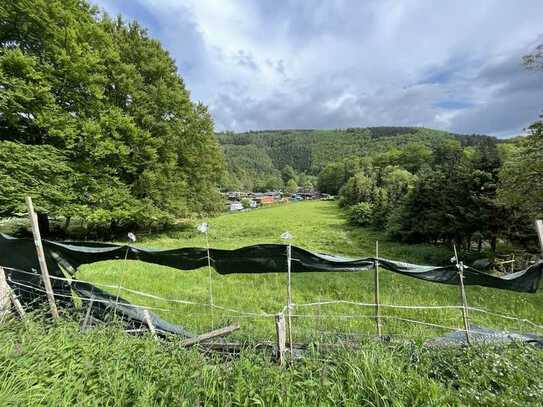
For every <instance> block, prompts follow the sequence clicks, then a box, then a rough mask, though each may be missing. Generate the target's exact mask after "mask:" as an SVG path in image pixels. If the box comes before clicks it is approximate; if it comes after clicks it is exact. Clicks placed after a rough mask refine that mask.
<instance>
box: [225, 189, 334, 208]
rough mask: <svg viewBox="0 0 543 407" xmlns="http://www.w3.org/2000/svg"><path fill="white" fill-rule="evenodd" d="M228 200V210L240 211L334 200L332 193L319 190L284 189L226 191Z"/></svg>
mask: <svg viewBox="0 0 543 407" xmlns="http://www.w3.org/2000/svg"><path fill="white" fill-rule="evenodd" d="M224 195H225V197H226V198H227V200H228V203H227V204H226V210H227V211H228V212H239V211H246V210H250V209H256V208H261V207H266V206H270V205H276V204H287V203H289V202H300V201H312V200H318V199H322V200H333V199H334V197H333V196H332V195H330V194H326V193H320V192H318V191H300V192H296V193H291V194H289V193H287V192H283V191H269V192H239V191H232V192H225V193H224Z"/></svg>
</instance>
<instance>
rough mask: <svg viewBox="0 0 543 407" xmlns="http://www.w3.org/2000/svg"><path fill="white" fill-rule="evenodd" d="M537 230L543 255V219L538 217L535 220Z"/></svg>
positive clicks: (542, 254)
mask: <svg viewBox="0 0 543 407" xmlns="http://www.w3.org/2000/svg"><path fill="white" fill-rule="evenodd" d="M535 231H536V232H537V237H538V238H539V247H540V248H541V257H543V220H541V219H537V220H536V221H535Z"/></svg>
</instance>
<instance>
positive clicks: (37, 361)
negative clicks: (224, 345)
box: [0, 202, 543, 406]
mask: <svg viewBox="0 0 543 407" xmlns="http://www.w3.org/2000/svg"><path fill="white" fill-rule="evenodd" d="M209 223H210V225H211V229H210V245H211V246H214V247H220V248H235V247H239V246H244V245H248V244H253V243H265V242H270V243H274V242H275V243H277V242H279V241H280V240H279V235H280V234H281V233H282V232H283V231H285V230H289V231H290V232H291V233H292V234H293V235H294V242H293V243H294V244H296V245H299V246H301V247H304V248H307V249H310V250H316V251H323V252H326V253H333V254H343V255H350V256H367V255H371V254H373V250H374V245H375V241H376V240H379V245H380V254H381V256H382V257H389V258H393V259H401V260H406V261H411V262H418V263H442V262H444V261H448V259H449V258H450V256H451V250H450V248H438V247H432V246H428V245H402V244H398V243H395V242H389V241H387V240H386V239H385V237H384V236H383V235H382V234H381V233H379V232H375V231H371V230H365V229H354V228H351V227H349V226H348V225H347V224H346V223H345V220H344V218H343V216H342V214H341V212H340V211H339V210H338V208H337V207H336V205H335V203H334V202H302V203H296V204H289V205H287V206H282V207H273V208H268V209H261V210H256V211H253V212H245V213H239V214H232V215H230V214H229V215H223V216H219V217H217V218H213V219H210V221H209ZM204 244H205V240H204V237H203V236H202V235H201V234H199V233H198V232H197V231H196V230H195V227H194V225H185V226H180V227H179V228H177V229H175V230H172V231H170V232H167V233H163V234H161V235H152V236H139V240H138V245H141V246H145V247H154V248H173V247H181V246H201V245H204ZM208 276H209V275H208V270H207V269H205V268H204V269H200V270H196V271H179V270H173V269H169V268H165V267H160V266H154V265H149V264H143V263H139V262H133V261H116V262H103V263H97V264H92V265H88V266H85V267H83V268H82V270H81V271H80V272H79V274H78V277H79V278H82V279H86V280H91V281H94V282H96V283H101V284H109V285H117V284H119V282H120V283H121V284H122V285H123V286H124V287H127V288H130V289H134V290H139V291H145V292H147V293H150V294H153V295H156V296H161V297H167V298H177V299H185V300H191V301H194V302H198V303H203V304H205V303H207V302H208V300H209V280H208ZM211 276H212V289H213V298H214V302H215V304H218V305H220V306H224V307H225V308H232V309H235V310H243V311H244V312H250V313H256V314H258V313H261V312H265V313H269V314H273V313H276V312H278V311H280V310H281V309H282V308H283V307H284V305H285V303H286V274H273V275H272V274H270V275H229V276H220V275H218V274H216V273H214V272H213V273H212V274H211ZM380 278H381V301H382V303H383V304H404V305H446V304H453V305H455V304H458V303H459V293H458V289H457V287H453V286H443V285H437V284H432V283H428V282H422V281H418V280H413V279H409V278H406V277H402V276H399V275H395V274H391V273H389V272H386V271H385V270H383V271H382V272H381V273H380ZM372 279H373V276H372V273H371V272H359V273H326V274H316V273H307V274H297V275H293V282H292V283H293V284H292V287H293V299H294V302H295V303H297V304H301V303H307V302H311V301H316V300H317V301H318V300H321V301H324V300H338V299H341V300H351V301H356V302H372V301H373V280H372ZM122 295H123V296H124V297H126V298H127V299H129V300H131V301H133V302H134V303H136V304H141V305H145V306H148V307H151V308H160V310H156V311H155V312H157V313H158V314H160V315H161V316H162V317H164V318H166V319H167V320H169V321H172V322H176V323H179V324H183V325H185V326H186V327H188V328H189V329H191V330H193V331H194V332H195V333H201V332H204V331H206V330H208V329H210V328H211V327H212V326H214V327H218V326H221V325H225V324H227V323H229V322H233V321H239V322H240V324H241V330H240V331H238V332H237V333H236V334H235V335H233V338H234V339H240V340H244V341H245V342H246V344H247V347H246V348H245V349H244V350H242V351H241V353H240V354H239V355H238V356H235V357H234V356H229V357H226V356H221V355H218V354H209V353H204V352H202V351H201V350H199V349H197V348H191V349H184V348H181V347H179V346H177V342H176V340H171V341H163V342H157V341H155V340H154V339H153V338H152V336H151V335H148V334H147V335H143V336H131V335H127V334H125V333H124V332H123V331H122V330H121V329H119V327H116V326H115V325H110V326H102V327H97V328H95V329H93V330H90V331H87V332H84V333H83V332H81V331H80V329H79V323H78V321H77V318H75V320H74V319H70V317H69V315H66V316H64V317H63V319H62V320H61V321H60V322H51V321H50V320H45V321H44V320H43V318H40V317H39V316H36V317H34V318H27V319H26V320H25V321H17V320H8V321H7V322H5V323H4V324H3V325H0V405H1V406H27V405H28V406H50V405H54V406H73V405H82V406H150V405H153V406H154V405H161V406H171V405H175V406H203V405H206V406H207V405H211V406H271V405H285V406H317V405H319V406H321V405H322V406H338V405H340V406H419V405H420V406H458V405H485V406H486V405H488V406H529V405H533V406H540V405H543V380H542V379H543V377H542V376H543V375H542V372H543V351H542V350H540V349H538V348H536V347H534V346H531V345H524V344H521V343H512V344H509V345H502V346H498V345H485V344H476V345H474V346H471V347H452V348H444V349H441V348H428V347H425V346H422V344H421V342H422V340H423V339H425V338H428V337H430V336H432V335H436V334H439V333H442V332H443V331H442V330H441V329H438V328H435V327H428V326H423V325H414V324H410V323H405V322H402V321H398V320H393V319H387V318H384V321H383V322H384V333H385V334H398V335H403V339H404V340H402V341H392V342H378V341H375V340H372V339H369V338H367V335H368V334H369V335H373V334H374V332H375V325H374V321H373V320H372V319H371V314H372V313H373V310H372V308H366V307H357V306H348V305H341V306H340V305H330V306H321V307H307V308H300V307H298V308H295V310H294V313H295V314H296V315H305V316H296V317H294V319H293V327H294V337H295V340H299V341H309V340H319V339H322V340H334V339H342V338H345V337H349V338H350V337H351V336H359V339H360V347H359V348H357V349H356V350H353V349H347V348H342V347H341V346H340V347H338V349H337V350H336V351H334V352H331V353H322V352H316V351H315V350H314V349H315V348H314V347H312V348H310V350H309V351H308V352H307V353H306V354H305V355H304V357H303V358H302V359H300V360H296V361H294V362H291V363H288V364H287V366H285V367H279V366H277V365H276V364H275V363H274V362H273V361H272V360H271V357H270V355H269V354H265V353H263V352H261V351H257V350H256V349H255V347H254V342H253V340H263V339H272V338H273V332H274V325H273V319H272V318H271V317H269V316H268V317H262V316H254V315H253V316H250V315H244V314H237V313H235V312H233V311H232V310H219V309H214V310H213V315H212V314H211V312H210V311H211V310H210V308H209V307H206V306H188V305H182V304H176V303H171V302H167V303H165V302H164V301H158V300H153V299H151V298H148V297H142V296H140V295H135V294H131V293H129V292H122ZM467 297H468V301H469V304H470V305H472V306H476V307H484V308H485V309H489V310H492V311H494V312H499V313H507V314H514V315H517V316H520V317H523V318H529V319H531V320H534V321H536V322H538V323H543V321H542V319H543V318H542V317H541V312H540V310H541V308H542V305H543V304H542V299H541V295H540V294H536V295H533V294H517V293H511V292H506V291H499V290H493V289H485V288H478V287H468V289H467ZM382 311H383V316H384V317H387V316H400V317H403V318H413V319H419V320H422V321H426V322H429V323H435V324H440V325H447V326H451V327H461V323H462V322H461V315H460V311H459V310H458V309H455V310H446V311H443V310H439V311H436V310H432V311H413V310H409V311H402V310H398V309H390V308H386V307H384V308H383V310H382ZM346 316H348V317H346ZM368 316H369V317H368ZM471 318H472V323H473V324H480V325H485V326H494V327H506V328H511V329H518V330H526V331H529V330H531V331H533V329H529V327H527V326H522V325H518V324H517V323H515V322H512V321H507V320H501V319H498V318H494V317H491V316H489V315H486V314H481V315H479V314H476V313H471ZM340 343H341V342H340Z"/></svg>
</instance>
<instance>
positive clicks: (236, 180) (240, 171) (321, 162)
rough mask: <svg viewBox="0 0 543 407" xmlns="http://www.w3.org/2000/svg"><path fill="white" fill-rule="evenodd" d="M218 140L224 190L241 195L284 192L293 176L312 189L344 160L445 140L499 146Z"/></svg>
mask: <svg viewBox="0 0 543 407" xmlns="http://www.w3.org/2000/svg"><path fill="white" fill-rule="evenodd" d="M217 137H218V139H219V142H220V143H221V145H222V146H223V148H224V151H225V156H226V160H227V164H228V165H227V167H228V173H227V175H226V177H225V178H224V179H223V181H222V186H223V188H225V189H241V190H252V189H257V190H266V189H274V188H281V187H282V186H284V185H285V184H286V182H288V180H289V179H290V178H289V174H291V175H292V170H293V171H294V179H295V180H296V182H298V184H303V183H304V180H309V181H310V182H311V183H313V184H314V183H315V182H316V178H314V177H316V176H318V175H319V173H320V172H321V171H322V170H323V169H324V167H325V166H326V165H327V164H329V163H332V162H336V161H340V160H343V159H344V158H346V157H361V156H366V155H375V154H381V153H387V154H390V155H395V154H398V153H399V151H400V150H401V149H403V147H405V146H408V145H412V144H413V143H417V145H422V146H427V147H432V146H435V145H437V144H439V143H442V142H444V141H446V140H458V141H459V142H460V144H461V145H462V146H474V145H477V144H479V143H481V142H483V141H484V140H488V139H492V140H495V139H494V138H491V137H488V136H481V135H455V134H450V133H447V132H444V131H439V130H432V129H426V128H415V127H368V128H351V129H336V130H278V131H251V132H248V133H231V132H226V133H219V134H217ZM300 176H301V177H302V179H301V180H300ZM299 181H301V182H299ZM306 182H307V181H306ZM300 186H303V185H300ZM336 192H337V191H336Z"/></svg>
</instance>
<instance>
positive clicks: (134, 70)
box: [0, 0, 223, 227]
mask: <svg viewBox="0 0 543 407" xmlns="http://www.w3.org/2000/svg"><path fill="white" fill-rule="evenodd" d="M0 84H1V87H2V93H1V95H0V112H1V114H0V140H2V141H12V142H17V143H19V144H20V145H21V146H24V147H21V148H28V151H29V152H30V151H34V153H32V154H38V151H42V152H43V154H44V156H43V157H44V158H43V160H42V161H41V162H42V164H49V165H50V166H51V165H53V164H52V160H53V159H54V158H53V157H52V156H51V153H50V152H51V151H53V150H46V149H45V150H39V149H35V150H31V146H36V147H52V148H55V149H56V150H55V151H56V152H55V154H58V155H59V156H61V160H60V161H59V164H55V165H56V166H58V165H65V166H67V167H69V168H66V171H65V173H66V175H67V174H71V175H70V177H71V178H73V179H71V180H70V181H69V185H68V184H66V183H64V184H63V185H59V186H58V188H57V189H58V190H60V188H62V189H63V190H64V191H65V192H66V197H64V198H62V199H58V197H57V198H55V199H53V198H52V196H46V195H45V194H43V193H42V192H41V191H40V190H39V188H38V189H36V182H35V181H36V180H37V181H41V182H43V183H45V184H46V183H47V182H48V181H47V180H45V179H43V178H40V176H36V177H35V179H34V180H30V179H27V178H21V179H20V180H17V179H11V180H9V182H10V183H17V182H19V183H22V184H24V185H22V188H21V190H24V191H25V193H29V194H31V195H33V196H34V198H35V201H36V205H37V207H38V208H39V209H40V210H44V211H45V210H47V212H46V213H47V214H51V215H55V216H56V215H59V214H60V215H63V216H70V215H69V214H70V213H71V214H75V213H77V216H78V217H80V218H82V220H83V221H84V222H86V223H87V226H89V227H94V226H96V225H98V224H103V223H113V224H120V223H123V222H124V223H131V224H139V225H146V224H161V223H164V222H171V221H172V220H173V219H174V218H176V217H181V216H187V215H190V214H191V213H193V212H214V211H216V210H217V208H218V207H219V206H220V204H218V202H219V198H218V192H217V189H216V184H217V183H218V180H219V177H220V175H221V172H222V168H223V164H222V152H221V150H220V147H219V146H218V144H217V142H216V140H215V138H214V136H213V123H212V121H211V118H210V116H209V114H208V112H207V109H206V108H205V107H204V106H202V105H200V104H194V103H192V102H191V101H190V99H189V93H188V91H187V90H186V88H185V85H184V83H183V80H182V78H181V77H180V76H179V75H178V73H177V69H176V67H175V64H174V61H173V60H172V58H171V57H170V56H169V55H168V53H167V52H166V51H165V50H164V49H163V48H162V47H161V45H160V43H159V42H158V41H156V40H153V39H151V38H149V36H148V34H147V32H146V31H145V29H143V28H141V27H140V26H139V25H138V24H137V23H135V22H132V23H129V24H127V23H125V22H123V21H122V20H121V19H120V18H118V19H115V20H113V19H111V18H109V17H108V16H107V15H103V14H100V13H98V12H97V9H96V8H95V7H91V6H90V5H89V4H88V3H86V2H85V1H78V2H64V1H60V0H53V1H43V0H28V1H22V0H17V1H13V2H8V3H6V4H4V5H2V7H1V8H0ZM4 148H8V147H4ZM9 148H13V147H9ZM40 154H41V153H40ZM3 165H5V166H6V167H4V168H7V167H9V166H15V167H19V168H22V167H23V166H24V165H26V163H25V160H24V158H23V157H22V156H21V155H17V156H12V157H9V162H8V163H3ZM43 171H46V170H43ZM53 171H55V170H53ZM36 174H39V173H36ZM7 192H9V191H7ZM4 198H5V199H6V200H11V201H13V202H15V201H17V200H19V199H20V193H10V195H7V196H4ZM42 200H43V201H42ZM2 210H3V211H4V213H6V211H7V212H9V213H13V210H14V207H12V208H8V207H4V208H3V209H2Z"/></svg>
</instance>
